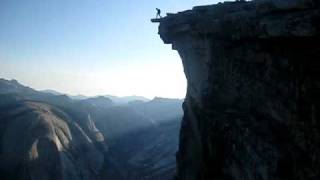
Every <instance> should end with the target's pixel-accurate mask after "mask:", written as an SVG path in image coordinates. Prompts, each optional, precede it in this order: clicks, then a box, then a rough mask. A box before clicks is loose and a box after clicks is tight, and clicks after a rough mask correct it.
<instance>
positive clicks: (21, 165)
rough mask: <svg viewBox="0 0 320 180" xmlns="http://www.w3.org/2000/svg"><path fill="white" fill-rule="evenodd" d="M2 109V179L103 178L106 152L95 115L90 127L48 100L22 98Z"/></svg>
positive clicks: (0, 157)
mask: <svg viewBox="0 0 320 180" xmlns="http://www.w3.org/2000/svg"><path fill="white" fill-rule="evenodd" d="M0 109H1V112H0V121H1V125H0V137H1V138H0V160H1V164H0V179H3V180H7V179H8V180H9V179H16V180H39V179H41V180H58V179H61V180H96V179H100V178H99V173H100V172H101V171H103V169H102V168H103V166H104V157H105V154H106V153H105V151H104V150H103V149H102V148H98V146H97V144H98V143H101V145H100V146H102V140H101V137H102V138H103V136H102V135H100V136H99V137H100V138H98V137H96V136H97V134H98V133H99V132H98V131H94V130H95V129H96V128H95V125H94V124H93V123H92V121H91V119H89V120H88V123H91V126H89V125H88V127H91V128H92V129H94V130H92V131H88V130H86V129H84V128H82V127H83V126H82V127H81V126H80V125H79V123H77V122H76V121H75V120H74V119H71V118H70V116H68V115H67V114H66V113H65V112H63V111H61V110H60V109H58V108H56V107H54V106H51V105H48V104H46V103H40V102H34V101H18V102H15V103H12V104H10V105H7V106H2V107H0ZM88 118H90V117H88ZM89 132H92V133H94V132H95V134H94V135H91V134H90V133H89Z"/></svg>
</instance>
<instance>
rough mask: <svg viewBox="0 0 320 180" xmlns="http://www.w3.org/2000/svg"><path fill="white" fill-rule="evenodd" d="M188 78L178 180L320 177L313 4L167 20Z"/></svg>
mask: <svg viewBox="0 0 320 180" xmlns="http://www.w3.org/2000/svg"><path fill="white" fill-rule="evenodd" d="M156 21H159V22H160V27H159V34H160V36H161V38H162V39H163V40H164V42H165V43H169V44H172V46H173V49H176V50H178V52H179V54H180V56H181V59H182V62H183V65H184V70H185V74H186V77H187V81H188V89H187V96H186V99H185V102H184V113H185V114H184V118H183V122H182V126H181V132H180V147H179V152H178V153H177V164H178V175H177V176H178V179H181V180H199V179H210V180H211V179H228V180H229V179H235V180H247V179H248V180H251V179H252V180H253V179H257V180H258V179H259V180H260V179H261V180H269V179H270V180H285V179H290V180H295V179H297V180H300V179H301V180H302V179H303V180H309V179H310V180H314V179H320V148H319V147H320V130H319V129H320V122H319V120H318V119H319V112H320V111H319V110H320V89H319V87H320V74H319V72H320V71H319V70H320V43H319V42H320V41H319V40H320V38H319V37H320V36H319V34H320V33H319V32H320V31H319V28H320V11H319V2H318V1H313V0H279V1H275V0H273V1H272V0H260V1H251V2H226V3H219V4H217V5H212V6H202V7H195V8H193V10H189V11H185V12H181V13H177V14H168V16H167V17H165V18H163V19H160V20H156Z"/></svg>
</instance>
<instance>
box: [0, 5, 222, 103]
mask: <svg viewBox="0 0 320 180" xmlns="http://www.w3.org/2000/svg"><path fill="white" fill-rule="evenodd" d="M214 3H217V0H152V1H151V0H116V1H111V0H27V1H23V0H0V78H5V79H16V80H18V81H19V82H20V83H22V84H24V85H27V86H30V87H32V88H34V89H37V90H44V89H53V90H56V91H59V92H62V93H67V94H71V95H78V94H82V95H87V96H96V95H107V94H111V95H117V96H128V95H140V96H145V97H148V98H153V97H155V96H158V97H159V96H160V97H167V98H183V97H184V96H185V93H186V78H185V75H184V74H183V67H182V63H181V60H180V57H179V55H178V53H177V52H176V51H174V50H172V49H171V45H166V44H164V43H163V42H162V40H161V39H160V37H159V35H158V24H155V23H151V22H150V19H151V18H154V17H155V16H156V10H155V8H160V9H161V10H162V15H164V14H165V13H167V12H170V13H175V12H178V11H183V10H187V9H191V8H192V7H193V6H198V5H207V4H214Z"/></svg>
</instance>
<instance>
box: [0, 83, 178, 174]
mask: <svg viewBox="0 0 320 180" xmlns="http://www.w3.org/2000/svg"><path fill="white" fill-rule="evenodd" d="M181 106H182V100H180V99H167V98H159V97H156V98H154V99H152V100H149V99H147V98H144V97H140V96H128V97H116V96H96V97H85V96H81V97H79V98H74V97H70V96H69V95H65V94H63V93H60V92H56V91H53V90H44V91H36V90H34V89H32V88H29V87H26V86H24V85H22V84H20V83H19V82H17V81H16V80H10V81H9V80H5V79H0V149H1V150H0V160H1V161H0V179H1V180H7V179H25V178H27V177H30V176H39V177H41V179H44V180H46V179H50V178H49V176H52V175H53V174H56V175H60V176H59V177H57V178H59V179H67V180H68V179H74V180H87V179H88V180H89V179H90V180H91V179H92V180H96V179H97V180H98V179H113V180H118V179H132V180H135V179H136V180H140V179H150V180H151V179H163V180H166V179H171V178H172V176H173V174H174V172H175V152H176V150H177V147H178V134H179V128H180V122H181V118H182V115H183V111H182V108H181ZM31 125H32V127H31ZM18 141H21V142H27V144H25V145H23V144H16V143H14V142H18ZM10 142H11V143H10ZM107 146H109V147H107ZM15 149H16V150H15ZM108 149H109V150H108ZM45 151H47V152H50V153H49V154H45V153H41V152H45ZM60 151H61V152H63V153H58V152H60ZM29 152H34V153H33V154H31V155H28V157H29V159H23V158H22V159H21V158H20V157H23V156H24V155H27V154H28V153H29ZM8 157H9V158H8ZM90 157H91V158H90ZM12 158H13V159H15V158H18V159H16V160H14V161H13V159H12ZM34 158H38V159H39V160H37V161H36V165H34V161H33V159H34ZM50 158H53V159H51V160H50V161H52V163H49V162H48V161H46V160H48V159H50ZM58 159H60V160H58ZM99 159H100V160H102V161H100V160H99ZM79 163H80V164H83V166H82V165H80V166H79V165H78V164H79ZM84 164H87V165H84ZM61 167H63V168H61ZM59 168H60V169H59ZM79 174H83V175H84V176H80V175H79Z"/></svg>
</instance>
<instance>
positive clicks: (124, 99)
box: [41, 89, 150, 105]
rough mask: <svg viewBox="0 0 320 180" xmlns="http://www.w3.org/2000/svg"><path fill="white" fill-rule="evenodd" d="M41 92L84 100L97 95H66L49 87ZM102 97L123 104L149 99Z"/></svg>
mask: <svg viewBox="0 0 320 180" xmlns="http://www.w3.org/2000/svg"><path fill="white" fill-rule="evenodd" d="M41 92H43V93H50V94H53V95H66V96H68V97H69V98H71V99H74V100H84V99H88V98H95V97H97V96H94V97H91V96H84V95H68V94H63V93H61V92H58V91H55V90H51V89H47V90H42V91H41ZM99 97H101V96H99ZM104 97H107V98H109V99H111V100H112V102H113V103H114V104H115V105H125V104H128V103H130V102H135V101H142V102H147V101H150V99H148V98H145V97H143V96H135V95H133V96H123V97H119V96H113V95H104Z"/></svg>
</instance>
